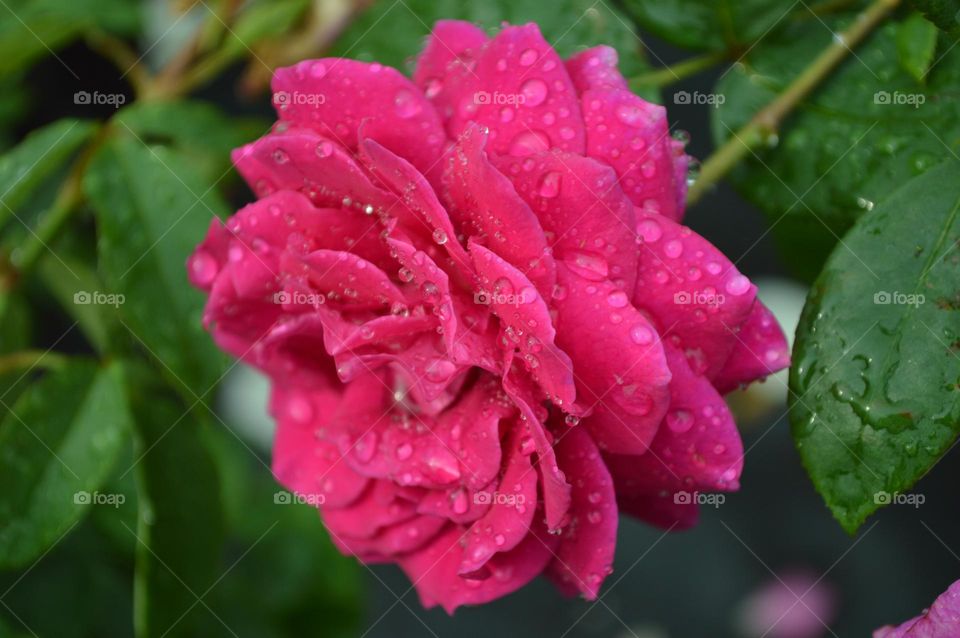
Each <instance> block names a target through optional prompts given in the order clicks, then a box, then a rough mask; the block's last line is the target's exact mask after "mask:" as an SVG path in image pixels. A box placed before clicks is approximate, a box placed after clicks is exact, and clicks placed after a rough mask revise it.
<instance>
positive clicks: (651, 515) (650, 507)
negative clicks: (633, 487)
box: [610, 467, 700, 531]
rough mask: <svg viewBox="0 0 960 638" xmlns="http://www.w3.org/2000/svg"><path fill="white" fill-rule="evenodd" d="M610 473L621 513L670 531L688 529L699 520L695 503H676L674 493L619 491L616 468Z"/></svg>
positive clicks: (697, 507)
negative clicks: (615, 486) (615, 487)
mask: <svg viewBox="0 0 960 638" xmlns="http://www.w3.org/2000/svg"><path fill="white" fill-rule="evenodd" d="M610 473H611V474H612V475H613V480H614V483H615V484H616V485H617V505H618V506H619V507H620V511H621V512H622V513H624V514H629V515H630V516H634V517H636V518H639V519H640V520H641V521H644V522H645V523H649V524H651V525H655V526H657V527H659V528H661V529H666V530H670V531H680V530H684V529H690V528H691V527H694V526H695V525H696V524H697V521H699V520H700V509H699V506H698V505H697V504H696V503H678V502H676V498H675V495H674V494H636V493H631V492H626V493H624V492H621V491H620V481H619V478H618V476H617V473H616V470H615V469H614V468H612V467H611V468H610Z"/></svg>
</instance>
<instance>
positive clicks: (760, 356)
mask: <svg viewBox="0 0 960 638" xmlns="http://www.w3.org/2000/svg"><path fill="white" fill-rule="evenodd" d="M789 365H790V347H789V346H788V345H787V338H786V337H785V336H784V334H783V329H782V328H781V327H780V324H778V323H777V319H776V317H774V316H773V313H772V312H770V311H769V310H768V309H767V307H766V306H764V305H763V304H762V303H761V302H760V300H759V299H757V300H756V301H755V302H754V304H753V308H752V309H751V310H750V314H749V315H748V316H747V318H746V320H745V321H744V322H743V324H742V325H741V326H740V331H739V332H738V333H737V342H736V343H735V344H734V346H733V350H732V351H731V352H730V357H729V358H728V359H727V362H726V363H725V364H724V366H723V369H722V370H721V371H720V372H719V373H718V374H717V377H716V378H715V379H714V380H713V385H714V386H716V388H717V390H718V391H719V392H720V393H721V394H724V393H726V392H730V391H731V390H733V389H735V388H736V387H737V386H739V385H743V384H747V383H750V382H751V381H756V380H757V379H762V378H763V377H765V376H767V375H769V374H773V373H774V372H776V371H778V370H782V369H784V368H786V367H788V366H789Z"/></svg>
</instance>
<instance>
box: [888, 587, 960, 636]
mask: <svg viewBox="0 0 960 638" xmlns="http://www.w3.org/2000/svg"><path fill="white" fill-rule="evenodd" d="M957 636H960V580H958V581H957V582H955V583H954V584H952V585H950V587H949V588H948V589H947V591H945V592H943V593H942V594H940V596H939V597H938V598H937V599H936V600H935V601H933V606H932V607H930V609H927V610H925V611H924V612H923V613H922V614H920V615H919V616H917V617H916V618H911V619H910V620H908V621H907V622H905V623H903V624H902V625H900V626H899V627H890V626H886V627H881V628H880V629H878V630H876V631H875V632H873V638H957Z"/></svg>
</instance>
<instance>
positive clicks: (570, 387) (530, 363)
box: [470, 242, 576, 409]
mask: <svg viewBox="0 0 960 638" xmlns="http://www.w3.org/2000/svg"><path fill="white" fill-rule="evenodd" d="M470 254H471V255H472V256H473V261H474V264H475V266H476V269H477V274H478V277H479V280H480V286H481V288H482V289H483V290H484V294H485V295H487V297H486V299H487V301H488V303H489V305H490V309H491V310H492V311H493V314H495V315H496V316H497V317H499V318H500V321H501V322H502V324H503V326H504V328H503V330H502V332H503V335H502V340H503V341H504V344H503V345H504V346H505V347H507V348H509V349H513V348H517V349H519V350H520V353H521V354H522V359H523V362H524V364H525V365H526V367H527V369H528V370H529V371H530V374H531V375H532V377H533V379H534V380H535V381H536V382H537V383H538V384H539V385H540V386H541V387H542V388H543V390H544V391H545V392H546V393H547V395H548V396H549V397H550V399H551V400H552V401H553V402H554V403H556V404H557V405H559V406H566V408H567V409H569V408H571V407H572V405H573V402H574V399H575V398H576V389H575V386H574V383H573V365H572V363H571V362H570V357H568V356H567V354H566V353H565V352H564V351H563V350H561V349H560V348H558V347H557V346H556V345H555V344H554V337H555V336H556V331H555V330H554V328H553V322H552V318H551V316H550V310H549V309H548V308H547V304H546V302H544V300H543V298H542V297H541V296H540V294H539V293H538V292H537V289H536V288H534V286H533V284H532V283H531V282H530V280H529V279H527V278H526V277H525V276H524V275H523V273H521V272H520V271H519V270H517V269H516V268H514V267H513V266H511V265H510V264H509V263H507V261H506V260H504V259H501V258H500V257H499V256H498V255H497V254H496V253H494V252H492V251H490V250H488V249H487V248H484V247H483V246H481V245H480V244H477V243H474V242H471V243H470Z"/></svg>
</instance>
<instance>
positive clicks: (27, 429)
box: [0, 360, 130, 568]
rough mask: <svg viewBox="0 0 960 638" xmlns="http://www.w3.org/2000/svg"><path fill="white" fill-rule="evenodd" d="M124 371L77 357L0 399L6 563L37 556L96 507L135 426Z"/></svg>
mask: <svg viewBox="0 0 960 638" xmlns="http://www.w3.org/2000/svg"><path fill="white" fill-rule="evenodd" d="M122 374H123V373H122V371H121V369H120V366H119V365H118V364H111V365H109V366H107V367H104V368H98V367H97V365H96V364H94V363H93V362H89V361H85V360H76V361H74V362H71V363H70V364H68V365H67V367H65V368H63V369H62V370H60V371H57V372H54V373H50V374H49V375H48V376H46V377H44V378H43V379H42V380H40V381H39V382H37V383H36V384H35V385H33V386H31V387H30V388H29V389H28V390H27V391H26V392H24V394H23V395H22V396H21V397H20V399H19V400H18V401H17V402H16V403H15V404H14V405H13V406H12V409H8V408H7V407H6V406H2V405H0V408H3V409H4V412H5V413H6V414H5V416H4V418H3V421H2V422H0V485H3V490H2V491H0V567H3V568H9V567H16V566H22V565H25V564H27V563H29V562H30V561H32V560H34V559H36V558H37V557H38V556H39V555H41V554H42V553H43V552H44V551H45V550H46V549H47V548H48V547H50V546H51V545H52V544H53V543H56V542H57V541H58V540H59V539H60V538H61V536H62V535H63V534H65V533H66V532H67V531H68V530H70V529H71V528H72V527H73V525H75V524H76V522H77V521H79V520H80V518H81V517H82V516H83V515H84V514H85V513H86V511H87V509H88V508H89V507H90V503H91V501H92V500H93V499H92V498H91V494H94V493H95V492H96V490H97V489H99V488H100V486H101V485H102V483H103V481H104V480H105V479H106V477H107V475H108V473H109V471H110V468H111V467H112V466H113V463H114V460H115V459H116V458H117V455H118V454H119V452H120V450H121V447H122V445H123V443H124V441H125V440H126V435H127V430H128V428H129V427H130V415H129V412H128V409H127V404H126V401H125V400H124V389H123V384H122Z"/></svg>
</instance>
